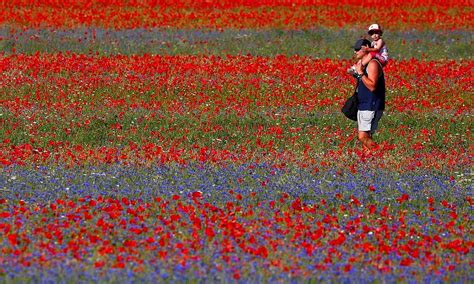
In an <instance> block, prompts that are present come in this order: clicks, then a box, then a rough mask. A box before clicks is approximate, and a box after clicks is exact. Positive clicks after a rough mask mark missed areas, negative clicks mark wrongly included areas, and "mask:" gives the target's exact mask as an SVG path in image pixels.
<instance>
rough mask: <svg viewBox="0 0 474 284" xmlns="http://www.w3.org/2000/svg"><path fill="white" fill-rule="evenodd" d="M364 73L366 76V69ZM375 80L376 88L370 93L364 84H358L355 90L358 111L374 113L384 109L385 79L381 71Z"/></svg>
mask: <svg viewBox="0 0 474 284" xmlns="http://www.w3.org/2000/svg"><path fill="white" fill-rule="evenodd" d="M377 63H378V61H377ZM381 69H382V68H381ZM364 73H365V74H367V68H366V69H365V70H364ZM377 80H378V81H377V87H376V88H375V90H374V91H373V92H372V91H370V90H369V89H368V88H367V87H366V86H365V84H364V83H362V82H359V87H358V88H357V93H358V95H357V98H358V99H359V107H358V109H359V110H372V111H376V110H384V109H385V77H384V73H383V70H381V72H380V74H379V78H378V79H377Z"/></svg>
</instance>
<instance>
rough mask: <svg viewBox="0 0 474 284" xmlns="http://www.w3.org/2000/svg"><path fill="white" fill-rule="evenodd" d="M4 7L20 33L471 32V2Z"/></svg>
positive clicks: (1, 19)
mask: <svg viewBox="0 0 474 284" xmlns="http://www.w3.org/2000/svg"><path fill="white" fill-rule="evenodd" d="M31 3H32V2H31V1H26V0H12V1H2V2H1V5H0V24H1V25H11V26H18V27H68V28H71V27H81V26H98V27H105V28H117V29H124V28H137V27H176V28H213V29H215V28H288V29H304V28H312V27H319V26H326V27H344V26H349V25H351V26H354V25H359V26H363V27H364V28H365V25H366V24H367V23H369V22H373V21H374V11H373V9H375V8H376V9H377V16H376V19H378V20H383V22H382V24H383V25H384V26H387V27H391V28H394V29H413V28H417V29H426V28H433V29H452V28H456V29H458V28H471V27H472V26H473V20H474V17H473V15H472V8H473V4H472V2H471V1H430V0H419V1H404V0H394V1H390V0H381V1H372V2H371V1H369V2H364V3H361V2H360V1H356V0H343V1H335V0H330V1H321V0H316V1H314V0H304V1H303V0H294V1H286V0H270V1H269V0H260V1H250V0H241V1H233V0H225V1H207V0H206V1H192V0H181V1H156V0H148V1H116V0H113V1H112V0H111V1H104V0H93V1H76V0H74V1H71V0H69V1H51V0H44V1H43V0H38V1H34V3H35V4H34V5H32V4H31Z"/></svg>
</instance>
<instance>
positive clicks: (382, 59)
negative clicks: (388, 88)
mask: <svg viewBox="0 0 474 284" xmlns="http://www.w3.org/2000/svg"><path fill="white" fill-rule="evenodd" d="M375 58H376V59H377V60H378V61H379V62H380V64H382V67H385V65H387V60H385V58H384V57H383V56H382V55H381V54H379V53H377V54H376V55H375Z"/></svg>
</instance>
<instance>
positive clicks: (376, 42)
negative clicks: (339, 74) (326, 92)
mask: <svg viewBox="0 0 474 284" xmlns="http://www.w3.org/2000/svg"><path fill="white" fill-rule="evenodd" d="M367 33H368V34H369V35H370V37H371V38H372V39H373V41H372V43H371V47H365V46H364V47H362V48H363V50H366V51H368V52H369V55H370V56H367V57H366V58H364V61H362V65H363V66H366V65H367V64H369V62H370V60H372V59H373V58H376V59H377V60H378V61H379V62H380V64H382V67H385V66H386V65H387V62H388V48H387V45H386V44H385V42H384V41H383V39H382V34H383V31H382V28H381V27H380V25H378V24H372V25H370V27H369V29H368V31H367ZM347 73H349V74H351V75H352V76H355V75H356V71H355V65H353V66H352V67H351V68H349V69H347Z"/></svg>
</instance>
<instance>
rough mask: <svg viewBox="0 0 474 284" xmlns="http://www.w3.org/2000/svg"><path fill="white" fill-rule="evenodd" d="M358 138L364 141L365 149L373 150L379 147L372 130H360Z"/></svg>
mask: <svg viewBox="0 0 474 284" xmlns="http://www.w3.org/2000/svg"><path fill="white" fill-rule="evenodd" d="M357 139H358V140H359V141H360V142H361V143H362V146H363V147H364V149H367V150H373V149H375V148H377V146H378V145H377V143H375V141H374V140H373V139H372V136H371V135H370V131H359V132H358V134H357Z"/></svg>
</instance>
